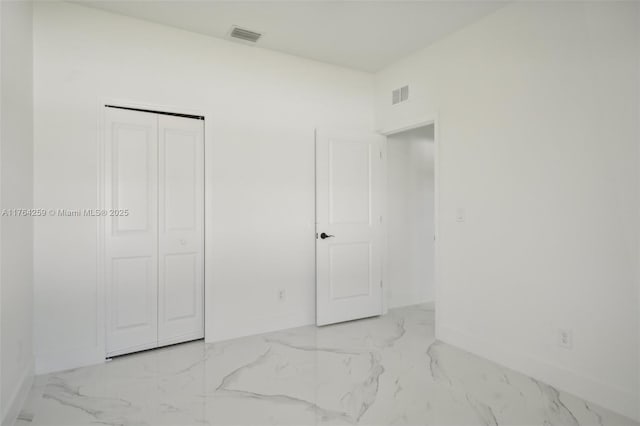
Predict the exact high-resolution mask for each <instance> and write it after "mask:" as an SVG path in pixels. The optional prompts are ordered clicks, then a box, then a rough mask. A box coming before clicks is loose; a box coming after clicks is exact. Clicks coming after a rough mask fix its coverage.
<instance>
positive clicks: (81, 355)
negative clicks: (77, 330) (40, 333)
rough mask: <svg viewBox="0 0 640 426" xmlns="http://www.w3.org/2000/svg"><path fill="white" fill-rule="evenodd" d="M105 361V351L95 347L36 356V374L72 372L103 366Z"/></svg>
mask: <svg viewBox="0 0 640 426" xmlns="http://www.w3.org/2000/svg"><path fill="white" fill-rule="evenodd" d="M104 361H105V352H104V349H101V348H95V347H92V348H87V349H76V350H73V351H68V352H61V353H55V354H36V374H48V373H53V372H56V371H64V370H71V369H73V368H79V367H86V366H88V365H95V364H102V363H103V362H104Z"/></svg>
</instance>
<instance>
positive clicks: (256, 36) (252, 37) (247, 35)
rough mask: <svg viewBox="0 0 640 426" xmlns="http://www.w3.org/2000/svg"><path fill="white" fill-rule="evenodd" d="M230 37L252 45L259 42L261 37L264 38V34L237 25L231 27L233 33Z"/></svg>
mask: <svg viewBox="0 0 640 426" xmlns="http://www.w3.org/2000/svg"><path fill="white" fill-rule="evenodd" d="M229 35H230V36H231V37H233V38H237V39H240V40H243V41H248V42H251V43H255V42H257V41H258V40H260V37H262V34H260V33H257V32H255V31H251V30H247V29H245V28H240V27H237V26H235V25H234V26H233V27H231V32H230V33H229Z"/></svg>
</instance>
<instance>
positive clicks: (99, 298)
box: [87, 98, 214, 363]
mask: <svg viewBox="0 0 640 426" xmlns="http://www.w3.org/2000/svg"><path fill="white" fill-rule="evenodd" d="M106 105H112V106H117V107H122V108H132V109H143V110H149V111H157V112H166V113H173V114H185V115H196V116H201V117H204V120H203V121H204V135H203V143H204V147H203V150H204V154H203V155H204V253H203V259H204V262H203V267H204V271H203V274H204V283H203V287H204V288H203V293H204V294H203V305H204V306H203V314H204V315H203V322H204V324H203V327H204V339H205V341H208V340H209V339H208V337H207V317H208V315H209V312H208V309H207V307H208V305H209V303H208V301H207V295H208V294H209V293H210V292H207V288H212V282H211V281H212V274H211V273H207V272H208V271H209V272H210V271H211V270H212V268H211V266H212V259H211V253H212V252H213V250H212V248H213V247H212V245H213V241H214V239H213V235H212V229H213V226H212V225H213V217H212V215H211V213H212V210H213V190H212V187H213V186H212V185H208V184H207V182H210V181H211V179H212V177H213V175H212V173H213V167H212V166H213V122H212V117H213V113H212V112H211V111H210V110H208V109H206V108H193V107H185V106H176V105H162V104H152V103H144V102H136V101H130V100H124V99H114V98H101V99H100V100H99V102H98V104H97V112H98V114H97V117H98V124H97V131H98V138H97V144H96V145H97V147H96V160H97V161H96V165H97V167H96V168H97V200H96V201H97V203H96V204H97V208H98V209H104V208H105V206H106V201H105V192H104V187H105V172H106V170H105V167H106V157H105V149H106V141H105V137H106V132H105V123H106ZM90 207H91V206H87V208H90ZM104 231H105V218H104V217H99V218H98V220H97V225H96V237H97V238H96V242H97V247H96V248H97V251H96V254H97V258H96V266H97V268H96V287H97V291H96V336H97V339H96V340H97V341H96V342H95V344H96V352H95V354H96V357H98V356H99V357H100V359H96V363H100V362H104V361H105V360H106V359H107V345H106V342H107V327H106V325H107V324H106V311H107V309H108V306H107V298H106V277H105V273H106V270H105V266H106V265H105V255H106V248H105V243H106V241H105V235H104Z"/></svg>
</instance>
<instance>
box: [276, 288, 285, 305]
mask: <svg viewBox="0 0 640 426" xmlns="http://www.w3.org/2000/svg"><path fill="white" fill-rule="evenodd" d="M286 298H287V291H286V290H284V289H280V290H278V302H284V300H285V299H286Z"/></svg>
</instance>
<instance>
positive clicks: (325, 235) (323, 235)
mask: <svg viewBox="0 0 640 426" xmlns="http://www.w3.org/2000/svg"><path fill="white" fill-rule="evenodd" d="M320 238H322V239H323V240H326V239H327V238H333V235H327V234H325V233H324V232H323V233H322V234H320Z"/></svg>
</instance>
